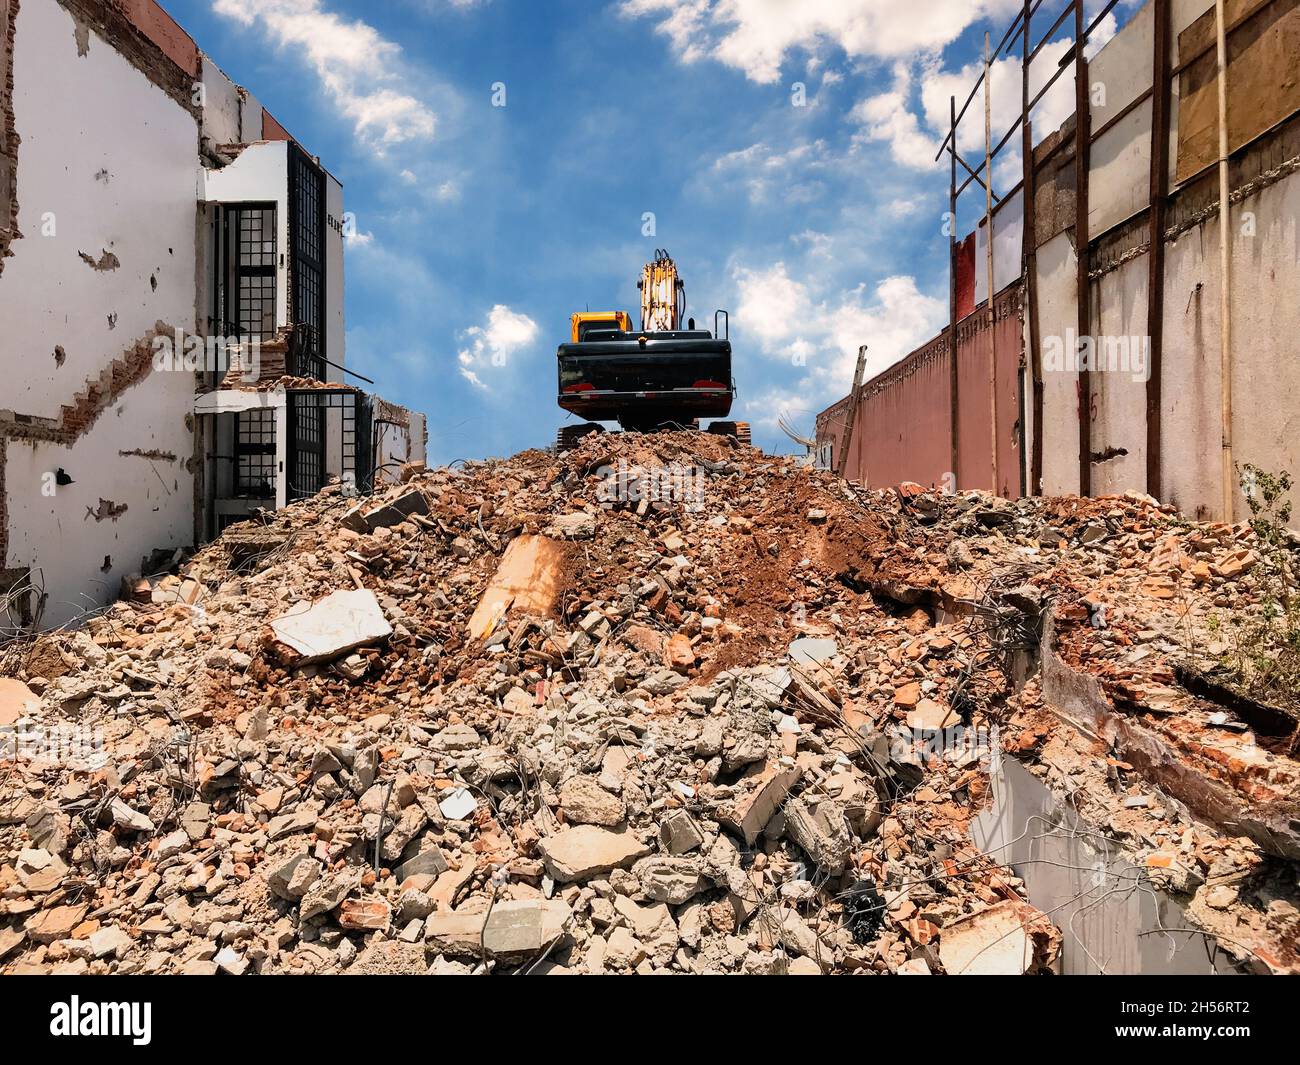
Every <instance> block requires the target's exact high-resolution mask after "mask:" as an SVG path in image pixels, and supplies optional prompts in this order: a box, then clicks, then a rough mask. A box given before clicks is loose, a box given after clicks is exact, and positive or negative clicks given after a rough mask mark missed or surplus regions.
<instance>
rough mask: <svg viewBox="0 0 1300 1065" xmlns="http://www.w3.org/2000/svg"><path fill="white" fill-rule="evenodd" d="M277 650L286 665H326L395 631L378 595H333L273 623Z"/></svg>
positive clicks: (365, 592) (365, 591)
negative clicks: (323, 663) (314, 663)
mask: <svg viewBox="0 0 1300 1065" xmlns="http://www.w3.org/2000/svg"><path fill="white" fill-rule="evenodd" d="M271 632H272V633H273V634H274V636H275V639H276V641H277V642H276V645H275V649H276V651H277V653H278V654H279V657H280V658H281V659H282V660H283V661H284V662H286V663H287V664H292V665H296V666H302V665H307V664H309V663H311V662H326V661H329V660H330V659H333V658H337V657H338V656H339V655H342V654H344V653H346V652H348V651H352V650H355V649H356V648H358V647H364V646H366V645H367V644H372V643H378V642H380V641H381V640H386V639H388V637H389V636H391V635H392V633H393V628H392V626H391V625H389V624H388V620H387V618H385V617H384V612H383V610H381V609H380V607H379V601H378V600H377V599H376V598H375V593H374V592H372V591H369V590H368V589H364V588H361V589H357V590H356V591H351V592H332V593H331V594H329V595H327V596H325V598H324V599H318V600H317V601H316V602H315V603H313V604H312V605H311V606H309V607H303V605H302V604H299V605H298V606H296V607H294V608H293V610H291V611H290V612H289V613H287V614H285V615H283V616H282V617H278V618H276V619H275V620H274V621H272V622H271Z"/></svg>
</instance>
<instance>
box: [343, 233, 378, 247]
mask: <svg viewBox="0 0 1300 1065" xmlns="http://www.w3.org/2000/svg"><path fill="white" fill-rule="evenodd" d="M374 242H375V235H374V234H373V233H362V232H361V230H359V229H353V230H351V231H350V232H347V233H345V234H344V235H343V243H344V246H345V247H348V248H367V247H369V246H370V245H372V244H373V243H374Z"/></svg>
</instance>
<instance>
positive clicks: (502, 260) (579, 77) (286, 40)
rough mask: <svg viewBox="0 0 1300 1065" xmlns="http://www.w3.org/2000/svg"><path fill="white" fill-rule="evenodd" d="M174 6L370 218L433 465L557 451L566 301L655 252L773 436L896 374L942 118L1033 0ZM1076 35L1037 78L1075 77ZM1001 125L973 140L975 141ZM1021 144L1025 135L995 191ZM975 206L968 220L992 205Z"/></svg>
mask: <svg viewBox="0 0 1300 1065" xmlns="http://www.w3.org/2000/svg"><path fill="white" fill-rule="evenodd" d="M164 4H165V6H166V7H167V8H168V10H169V11H171V13H172V14H173V15H174V16H175V17H176V18H177V19H178V20H179V21H180V22H181V23H182V25H184V26H185V27H186V29H187V30H189V32H190V33H191V34H192V35H193V36H194V37H195V39H196V40H197V41H198V43H199V46H200V47H201V48H202V49H203V50H204V51H205V52H207V53H208V54H209V55H211V56H212V57H213V59H214V60H215V61H216V62H217V63H218V64H219V65H220V66H221V67H222V68H223V69H224V70H225V71H226V72H227V73H228V74H229V75H230V76H231V77H232V78H234V79H235V80H236V81H237V82H239V83H240V84H242V85H244V86H246V87H247V88H248V89H249V90H250V91H251V92H252V93H253V94H254V95H255V96H256V97H257V98H258V99H259V100H260V101H261V102H262V104H263V105H264V106H265V107H267V108H268V109H269V110H270V111H271V112H272V113H273V114H274V115H275V116H276V118H277V119H278V120H279V121H280V122H281V123H282V124H283V125H284V126H285V127H286V128H287V129H288V130H289V131H290V132H291V133H292V134H293V135H294V136H295V137H296V138H298V139H299V140H300V141H301V142H302V143H303V144H304V145H305V146H306V147H307V148H308V150H310V151H312V152H313V153H315V154H318V155H319V156H320V157H321V159H322V162H323V163H324V164H325V166H326V167H327V168H328V169H329V170H330V171H331V172H332V173H334V174H335V175H336V176H337V177H338V178H339V179H340V180H341V181H342V182H343V186H344V200H345V206H346V209H347V210H348V211H350V212H352V213H353V214H354V215H355V217H356V230H357V235H356V237H355V238H354V239H353V240H352V241H351V242H350V243H349V245H348V250H347V260H346V287H347V297H346V298H347V305H346V319H347V362H348V365H349V366H350V367H352V368H353V369H355V370H357V371H358V372H360V373H364V374H366V375H367V376H369V377H372V378H374V379H375V381H376V383H377V390H378V391H379V392H380V393H381V394H382V395H384V396H385V397H386V398H388V399H391V400H394V401H396V402H399V403H402V404H405V405H406V406H409V407H413V408H416V409H419V410H423V411H424V412H425V413H426V414H427V415H428V419H429V457H430V460H431V461H432V462H447V461H451V460H453V459H457V458H478V457H484V456H487V455H506V454H511V453H513V452H515V451H518V450H521V449H523V448H526V447H532V446H544V445H546V444H548V443H550V442H551V441H552V440H553V439H554V434H555V429H556V427H557V426H558V425H559V424H561V423H562V422H563V421H564V420H565V419H567V418H568V417H569V416H568V415H565V414H564V412H562V411H560V410H559V409H558V408H557V407H556V406H555V403H554V392H555V368H554V355H555V346H556V344H558V343H560V342H561V341H563V340H564V339H565V338H566V336H567V332H568V320H569V315H570V314H571V313H572V312H573V311H575V310H582V309H584V308H586V307H590V308H591V309H592V310H604V309H613V308H616V307H617V308H623V309H627V310H628V311H629V312H631V313H632V314H633V317H634V319H635V317H636V312H637V308H638V306H639V300H638V295H637V290H636V284H635V283H636V279H637V277H638V276H639V274H640V269H641V265H642V263H644V262H645V261H646V260H647V259H648V258H650V257H651V254H652V252H653V250H654V249H655V248H658V247H664V248H667V249H668V250H669V251H670V252H671V253H672V254H673V256H674V257H675V258H676V259H677V262H678V265H679V268H680V270H681V272H682V275H683V276H684V278H685V280H686V285H687V290H686V291H687V300H688V305H689V313H691V314H693V315H694V316H695V317H696V318H697V319H698V320H700V321H702V322H703V321H709V322H711V321H712V315H713V310H714V308H716V307H723V308H726V309H728V310H729V311H730V313H731V338H732V342H733V348H734V351H735V356H734V374H735V377H736V381H737V386H738V389H739V399H738V403H737V406H736V408H735V409H734V411H733V416H734V417H737V418H744V419H747V420H749V421H751V422H752V423H753V424H754V434H755V442H756V443H758V444H760V445H762V446H764V447H766V448H767V449H769V450H780V451H791V450H796V448H795V447H794V445H792V444H791V443H790V441H789V440H787V439H786V438H785V437H784V436H783V435H782V434H781V433H780V432H779V430H777V428H776V419H777V417H778V415H780V414H785V415H786V417H787V418H788V419H789V420H790V421H791V422H792V423H794V424H795V425H797V426H800V427H802V428H803V429H805V430H810V429H811V427H812V422H813V416H814V415H815V413H816V412H817V411H818V410H820V409H821V408H822V407H824V406H826V405H827V404H828V403H829V402H832V401H833V400H835V399H836V398H837V397H838V396H840V395H842V394H843V393H844V392H845V391H847V388H848V384H849V381H850V379H851V377H852V371H853V363H854V357H855V354H856V351H857V347H858V345H859V344H861V343H866V344H869V345H870V362H869V364H868V372H869V373H874V372H878V371H879V370H881V369H883V368H884V367H885V366H887V365H889V364H890V363H891V362H893V361H895V360H896V359H898V358H900V357H901V356H903V355H905V354H906V353H907V352H908V351H910V350H911V349H912V348H914V347H915V346H917V345H918V344H920V343H922V342H923V341H925V340H926V339H928V338H929V337H931V336H933V335H934V334H935V333H936V332H937V331H938V330H939V329H940V328H941V327H942V325H943V323H944V322H945V321H946V319H947V285H948V282H947V238H946V236H945V235H944V233H943V230H942V226H943V212H944V211H945V210H946V208H947V203H946V200H947V169H946V165H945V164H944V163H939V164H935V163H933V162H932V160H933V156H934V152H935V150H936V148H937V144H938V140H937V136H936V134H937V133H938V132H939V129H940V125H941V124H942V125H943V126H944V127H946V120H947V108H948V96H949V95H950V94H956V95H957V96H958V99H959V102H960V100H961V99H962V98H964V96H965V94H966V92H968V91H969V87H970V85H971V84H973V79H974V77H975V74H976V73H977V67H976V64H977V62H978V59H979V56H980V49H981V48H982V42H983V33H984V30H985V29H989V30H991V31H992V33H993V39H994V43H995V44H996V42H997V40H998V39H999V38H1000V36H1001V34H1002V31H1003V30H1004V29H1005V27H1006V25H1007V24H1008V22H1009V20H1010V19H1011V18H1012V16H1013V14H1014V12H1015V11H1016V10H1017V9H1018V8H1019V6H1020V3H1019V0H546V2H544V3H543V2H537V0H386V2H382V3H381V2H368V3H366V2H359V0H164ZM1095 6H1096V7H1098V8H1099V7H1100V6H1101V5H1100V4H1096V5H1095ZM1133 6H1134V5H1133V4H1132V3H1129V2H1127V0H1126V3H1124V4H1121V6H1120V7H1119V8H1118V9H1117V10H1116V13H1115V15H1112V16H1109V17H1108V18H1107V20H1106V22H1105V24H1104V25H1103V27H1102V32H1101V34H1100V37H1101V40H1099V41H1097V42H1095V43H1094V46H1093V48H1092V49H1090V50H1092V51H1095V49H1096V47H1098V46H1099V45H1100V43H1103V41H1104V39H1105V38H1106V37H1108V36H1109V35H1110V34H1112V33H1113V32H1114V30H1115V26H1116V16H1118V19H1119V20H1121V21H1122V20H1123V18H1124V17H1125V16H1126V13H1127V12H1128V11H1130V10H1131V9H1132V7H1133ZM1046 7H1051V8H1052V9H1053V11H1055V8H1056V4H1055V3H1054V2H1053V3H1049V4H1047V5H1045V9H1046ZM1043 21H1044V23H1045V24H1044V25H1043V26H1042V27H1041V28H1039V26H1038V20H1036V22H1035V30H1036V33H1037V34H1041V33H1042V32H1043V31H1045V30H1046V28H1047V25H1046V20H1043ZM1060 36H1061V37H1062V41H1061V42H1060V43H1059V44H1058V45H1057V46H1054V48H1053V49H1048V50H1046V51H1045V52H1044V55H1043V58H1042V60H1041V61H1040V62H1038V63H1036V64H1035V74H1036V75H1037V74H1038V73H1039V67H1040V66H1041V69H1042V74H1043V75H1044V76H1046V75H1047V74H1048V73H1050V72H1051V71H1052V70H1054V69H1055V67H1056V61H1055V58H1054V56H1055V55H1057V54H1059V52H1058V51H1057V50H1056V49H1057V48H1064V47H1065V46H1067V45H1068V35H1065V34H1061V35H1060ZM992 85H993V93H994V108H995V126H997V125H998V122H999V120H1000V119H1001V117H1002V116H1003V115H1005V116H1006V119H1007V120H1009V118H1010V117H1011V116H1012V115H1013V114H1015V113H1017V112H1018V109H1019V96H1020V69H1019V61H1018V60H1016V61H1014V62H1008V63H1007V64H1005V66H1003V67H1001V68H999V69H998V70H996V71H995V77H994V78H993V79H992ZM502 86H503V87H504V106H494V102H495V103H498V104H499V103H501V102H502ZM800 86H802V90H801V89H800ZM1057 90H1059V91H1054V92H1053V93H1052V94H1051V95H1049V97H1048V98H1047V99H1045V100H1044V102H1043V104H1042V105H1040V110H1039V112H1036V114H1035V128H1036V129H1039V130H1043V131H1045V130H1047V129H1051V128H1054V127H1055V125H1056V124H1059V122H1060V121H1061V120H1062V119H1063V118H1064V117H1065V116H1066V115H1068V114H1069V113H1070V111H1071V110H1072V93H1073V85H1072V81H1071V79H1070V78H1069V77H1068V76H1067V77H1063V78H1062V79H1060V81H1059V82H1058V85H1057ZM800 104H801V105H802V106H800ZM979 118H980V121H979V122H975V121H971V122H969V123H966V124H964V127H963V131H962V137H961V143H962V144H963V145H964V147H965V149H966V150H967V151H968V153H969V157H971V158H972V159H973V157H974V156H975V155H978V154H981V153H982V150H983V123H982V112H981V113H980V115H979ZM1002 128H1005V120H1003V122H1002ZM1019 165H1020V164H1019V161H1018V157H1017V156H1015V155H1014V154H1013V155H1011V156H1009V157H1008V159H1007V160H1006V161H1005V162H1003V163H1002V167H1001V170H1000V172H999V171H995V176H1003V177H1004V178H1005V180H1003V181H1001V182H997V183H995V187H999V186H1001V188H1000V191H1001V190H1004V189H1005V188H1006V187H1009V185H1010V184H1012V183H1014V181H1015V180H1016V178H1015V176H1014V175H1015V174H1016V172H1017V171H1018V169H1019ZM968 198H969V200H970V204H969V208H968V209H967V210H965V211H963V218H962V221H961V224H960V226H959V228H960V229H961V231H963V232H965V231H968V230H969V229H970V228H971V227H972V225H973V222H974V218H975V217H976V216H977V215H978V213H979V211H980V210H981V209H982V197H976V196H969V197H968ZM977 200H978V201H980V202H976V201H977ZM647 212H649V213H653V216H654V233H653V235H645V234H643V229H644V228H645V225H646V224H645V221H644V218H645V215H646V214H647Z"/></svg>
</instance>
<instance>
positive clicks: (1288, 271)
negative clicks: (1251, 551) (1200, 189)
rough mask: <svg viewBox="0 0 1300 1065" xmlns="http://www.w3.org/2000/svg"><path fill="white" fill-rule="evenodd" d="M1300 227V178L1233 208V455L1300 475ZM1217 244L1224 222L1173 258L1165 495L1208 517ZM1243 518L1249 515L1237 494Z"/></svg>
mask: <svg viewBox="0 0 1300 1065" xmlns="http://www.w3.org/2000/svg"><path fill="white" fill-rule="evenodd" d="M1248 216H1250V217H1249V218H1248ZM1248 221H1249V225H1248V224H1247V223H1248ZM1298 226H1300V173H1291V174H1289V175H1288V176H1286V177H1284V178H1282V179H1281V180H1279V181H1277V182H1275V183H1273V184H1270V185H1268V186H1266V187H1264V188H1262V189H1260V190H1259V191H1257V192H1254V193H1252V194H1251V195H1249V196H1246V197H1245V198H1244V199H1243V200H1242V201H1241V202H1240V203H1239V204H1234V206H1233V208H1232V240H1231V251H1232V271H1233V278H1232V300H1231V305H1230V309H1231V314H1232V335H1233V344H1232V347H1233V353H1234V360H1233V382H1232V387H1233V407H1234V417H1233V444H1234V450H1233V457H1234V459H1235V460H1236V462H1238V463H1245V462H1253V463H1255V464H1256V465H1258V466H1261V467H1263V468H1265V469H1271V470H1279V469H1287V470H1290V471H1291V472H1292V473H1300V398H1297V397H1300V359H1297V358H1296V351H1295V338H1296V337H1297V336H1300V298H1297V293H1300V233H1297V227H1298ZM1252 233H1253V235H1252ZM1218 241H1219V223H1218V217H1217V215H1216V216H1213V217H1211V218H1210V219H1208V220H1207V221H1205V222H1204V223H1203V224H1202V225H1200V226H1198V227H1197V228H1195V229H1192V230H1189V231H1188V232H1186V233H1183V234H1181V235H1180V236H1179V237H1178V239H1177V240H1176V241H1174V242H1173V243H1172V244H1170V245H1169V246H1168V248H1167V249H1166V251H1165V256H1166V260H1165V292H1166V295H1165V316H1164V321H1165V326H1164V327H1165V365H1164V383H1165V394H1166V396H1167V397H1168V400H1167V402H1166V410H1167V413H1166V415H1165V424H1164V436H1163V440H1162V448H1161V453H1162V460H1161V466H1162V469H1163V470H1164V477H1165V491H1164V495H1165V496H1166V498H1168V499H1169V500H1171V501H1173V502H1176V503H1177V504H1178V505H1179V507H1180V508H1182V509H1184V510H1186V511H1187V512H1188V513H1204V514H1211V515H1212V514H1217V511H1218V499H1219V461H1220V459H1219V450H1220V449H1219V376H1220V375H1219V283H1220V277H1219V252H1218V247H1219V245H1218ZM1235 516H1236V518H1237V519H1241V518H1243V517H1244V516H1245V505H1244V501H1243V500H1242V499H1241V498H1240V493H1238V499H1237V509H1236V515H1235Z"/></svg>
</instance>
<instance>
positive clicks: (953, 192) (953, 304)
mask: <svg viewBox="0 0 1300 1065" xmlns="http://www.w3.org/2000/svg"><path fill="white" fill-rule="evenodd" d="M948 115H949V122H950V124H949V130H948V136H949V138H950V145H951V151H950V153H949V155H950V161H951V163H952V168H951V177H950V179H949V184H948V360H949V362H948V394H949V398H950V400H951V410H950V411H949V420H950V425H949V431H950V432H951V435H952V441H951V442H952V453H951V461H952V470H951V473H952V481H953V487H954V488H957V487H958V486H959V484H960V477H961V470H960V463H959V459H960V457H961V456H960V447H959V446H958V442H957V440H958V425H959V416H958V414H959V404H958V389H957V376H958V375H957V97H956V96H949V97H948Z"/></svg>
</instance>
